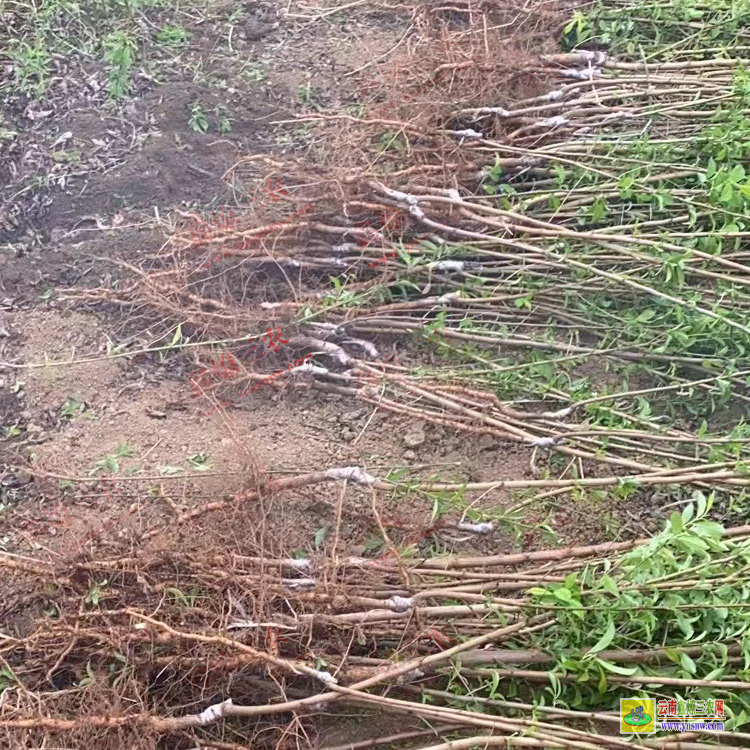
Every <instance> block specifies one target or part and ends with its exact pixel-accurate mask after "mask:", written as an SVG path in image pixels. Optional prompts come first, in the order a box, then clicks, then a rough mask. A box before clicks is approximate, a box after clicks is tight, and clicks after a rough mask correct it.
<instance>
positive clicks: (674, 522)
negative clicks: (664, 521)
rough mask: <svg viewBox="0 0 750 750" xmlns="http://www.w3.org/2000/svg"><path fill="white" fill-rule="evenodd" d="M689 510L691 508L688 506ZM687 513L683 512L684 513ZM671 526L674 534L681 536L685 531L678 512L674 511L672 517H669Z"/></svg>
mask: <svg viewBox="0 0 750 750" xmlns="http://www.w3.org/2000/svg"><path fill="white" fill-rule="evenodd" d="M687 507H688V508H689V507H691V506H687ZM684 512H685V511H683V513H684ZM669 526H670V528H671V529H672V533H674V534H681V533H682V532H683V531H685V524H684V523H683V521H682V518H681V517H680V514H679V513H678V512H677V511H672V515H671V516H670V517H669Z"/></svg>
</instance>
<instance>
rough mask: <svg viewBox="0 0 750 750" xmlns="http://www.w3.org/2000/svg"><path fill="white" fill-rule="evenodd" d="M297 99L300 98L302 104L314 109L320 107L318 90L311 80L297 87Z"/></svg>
mask: <svg viewBox="0 0 750 750" xmlns="http://www.w3.org/2000/svg"><path fill="white" fill-rule="evenodd" d="M297 99H299V101H300V102H302V104H306V105H307V106H309V107H312V108H313V109H320V105H319V103H318V94H317V90H316V89H315V87H314V86H313V85H312V84H311V83H310V82H309V81H307V82H306V83H303V84H301V85H300V86H299V88H298V89H297Z"/></svg>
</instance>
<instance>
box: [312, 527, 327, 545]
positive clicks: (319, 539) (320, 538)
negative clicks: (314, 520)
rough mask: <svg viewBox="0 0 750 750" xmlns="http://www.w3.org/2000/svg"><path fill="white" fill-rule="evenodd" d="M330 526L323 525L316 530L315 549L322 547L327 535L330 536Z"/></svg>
mask: <svg viewBox="0 0 750 750" xmlns="http://www.w3.org/2000/svg"><path fill="white" fill-rule="evenodd" d="M329 528H330V527H329V526H321V527H320V528H319V529H318V530H317V531H316V532H315V549H320V548H321V546H322V544H323V542H324V541H325V540H326V537H327V536H328V529H329Z"/></svg>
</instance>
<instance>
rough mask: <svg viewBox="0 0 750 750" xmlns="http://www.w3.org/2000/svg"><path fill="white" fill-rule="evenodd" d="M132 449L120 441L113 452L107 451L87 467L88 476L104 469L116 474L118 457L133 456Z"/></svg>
mask: <svg viewBox="0 0 750 750" xmlns="http://www.w3.org/2000/svg"><path fill="white" fill-rule="evenodd" d="M133 455H134V453H133V449H132V448H131V447H130V446H129V445H127V444H126V443H120V444H119V445H118V446H117V449H116V450H115V452H114V453H108V454H107V455H106V456H104V458H100V459H99V460H98V461H96V462H95V463H94V466H93V467H92V468H91V469H89V476H92V475H93V474H97V473H98V472H100V471H104V470H105V469H106V470H108V471H109V472H111V473H112V474H116V473H117V472H119V471H120V462H119V460H118V459H120V458H129V457H131V456H133Z"/></svg>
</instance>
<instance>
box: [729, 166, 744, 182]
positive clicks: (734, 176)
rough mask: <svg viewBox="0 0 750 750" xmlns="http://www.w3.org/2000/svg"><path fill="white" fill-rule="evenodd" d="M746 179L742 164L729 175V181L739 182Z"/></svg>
mask: <svg viewBox="0 0 750 750" xmlns="http://www.w3.org/2000/svg"><path fill="white" fill-rule="evenodd" d="M744 177H745V169H744V167H743V166H742V164H738V165H737V166H736V167H735V168H734V169H733V170H732V171H731V172H730V173H729V179H730V180H733V181H734V182H739V181H740V180H742V179H744Z"/></svg>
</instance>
